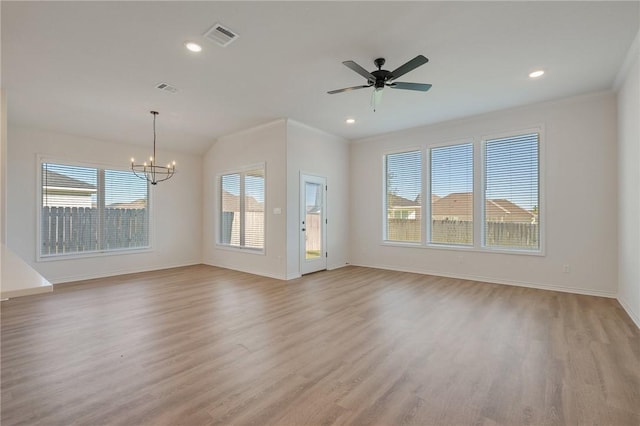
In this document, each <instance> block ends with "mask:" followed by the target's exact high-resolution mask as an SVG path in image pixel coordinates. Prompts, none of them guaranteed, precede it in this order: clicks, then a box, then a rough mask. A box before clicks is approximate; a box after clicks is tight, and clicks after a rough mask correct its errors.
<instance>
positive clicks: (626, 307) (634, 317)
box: [617, 297, 640, 329]
mask: <svg viewBox="0 0 640 426" xmlns="http://www.w3.org/2000/svg"><path fill="white" fill-rule="evenodd" d="M617 299H618V303H620V306H622V309H624V310H625V312H626V313H627V315H629V318H631V321H633V322H634V324H635V325H636V327H638V328H639V329H640V317H638V315H637V314H636V313H635V312H633V310H632V309H631V308H630V307H629V305H627V303H626V302H625V301H624V300H622V299H620V297H617Z"/></svg>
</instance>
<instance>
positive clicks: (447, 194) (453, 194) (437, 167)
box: [429, 143, 473, 246]
mask: <svg viewBox="0 0 640 426" xmlns="http://www.w3.org/2000/svg"><path fill="white" fill-rule="evenodd" d="M430 160H431V164H430V166H431V200H430V202H431V230H430V231H431V232H430V239H429V242H430V243H433V244H447V245H469V246H470V245H473V144H472V143H465V144H457V145H449V146H442V147H437V148H432V149H431V150H430Z"/></svg>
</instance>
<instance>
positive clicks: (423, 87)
mask: <svg viewBox="0 0 640 426" xmlns="http://www.w3.org/2000/svg"><path fill="white" fill-rule="evenodd" d="M387 86H389V87H390V88H392V89H404V90H417V91H418V92H426V91H427V90H429V89H431V85H430V84H423V83H402V82H397V83H391V84H388V85H387Z"/></svg>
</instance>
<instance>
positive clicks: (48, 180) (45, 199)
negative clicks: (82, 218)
mask: <svg viewBox="0 0 640 426" xmlns="http://www.w3.org/2000/svg"><path fill="white" fill-rule="evenodd" d="M94 194H96V186H95V185H92V184H90V183H87V182H83V181H81V180H78V179H75V178H72V177H70V176H67V175H63V174H60V173H56V172H54V171H51V170H43V173H42V205H43V206H44V207H93V206H92V195H94Z"/></svg>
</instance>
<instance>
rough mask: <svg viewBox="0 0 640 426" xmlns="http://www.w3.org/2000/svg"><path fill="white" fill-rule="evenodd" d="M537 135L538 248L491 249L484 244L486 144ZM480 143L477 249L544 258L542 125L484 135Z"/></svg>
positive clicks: (544, 223) (544, 220) (544, 221)
mask: <svg viewBox="0 0 640 426" xmlns="http://www.w3.org/2000/svg"><path fill="white" fill-rule="evenodd" d="M533 133H537V134H538V241H539V247H538V249H537V250H526V249H517V248H507V247H491V246H487V245H486V244H485V232H486V230H485V218H486V211H485V210H486V195H485V193H486V184H487V182H486V179H487V176H486V144H487V142H488V141H492V140H495V139H505V138H510V137H517V136H522V135H527V134H533ZM479 142H480V143H479V144H478V145H479V147H480V182H479V184H480V188H479V191H480V196H479V197H478V198H479V199H480V201H479V202H480V208H481V215H480V221H481V222H480V229H479V231H480V235H479V237H480V241H478V244H479V249H480V250H481V251H483V252H485V253H486V252H489V253H502V254H523V255H529V256H544V255H545V235H546V233H545V226H546V222H547V221H546V217H545V214H544V212H545V208H544V204H545V203H544V194H545V190H544V176H545V173H544V163H545V161H544V159H545V156H544V128H543V126H542V125H540V126H537V127H530V128H524V129H518V130H512V131H505V132H499V133H490V134H485V135H483V136H482V137H481V138H480V141H479Z"/></svg>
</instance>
